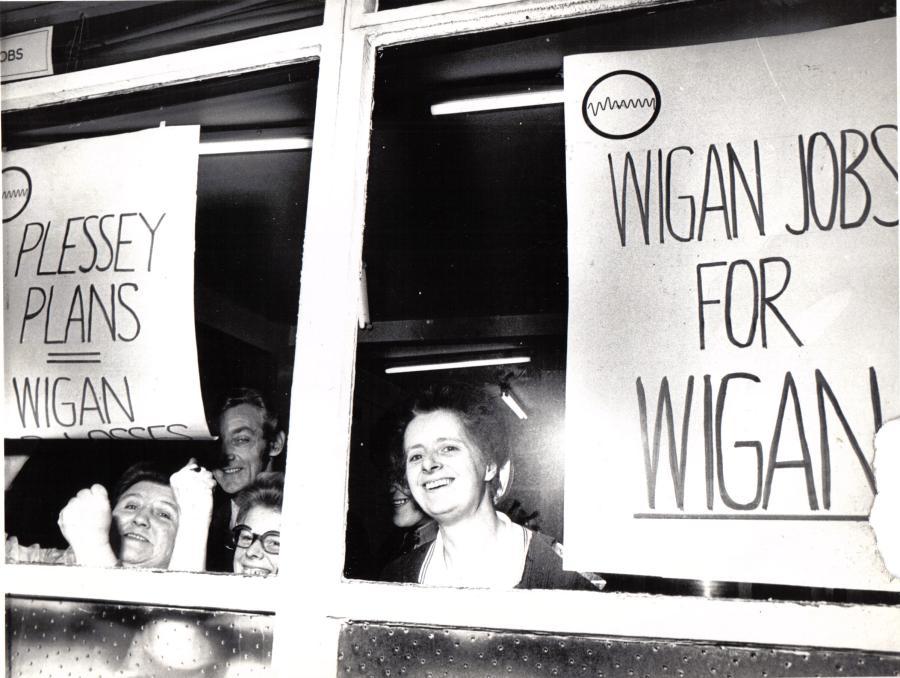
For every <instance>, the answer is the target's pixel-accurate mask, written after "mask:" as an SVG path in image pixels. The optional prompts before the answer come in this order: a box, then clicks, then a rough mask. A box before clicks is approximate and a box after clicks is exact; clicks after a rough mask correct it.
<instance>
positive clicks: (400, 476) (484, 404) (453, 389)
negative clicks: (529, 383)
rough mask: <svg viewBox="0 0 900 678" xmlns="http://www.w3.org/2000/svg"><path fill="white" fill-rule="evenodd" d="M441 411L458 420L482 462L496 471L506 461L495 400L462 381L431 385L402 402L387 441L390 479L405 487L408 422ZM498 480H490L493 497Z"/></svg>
mask: <svg viewBox="0 0 900 678" xmlns="http://www.w3.org/2000/svg"><path fill="white" fill-rule="evenodd" d="M439 410H445V411H447V412H452V413H453V414H455V415H456V416H458V417H459V419H460V421H461V422H462V425H463V427H464V428H465V431H466V434H467V435H468V436H469V438H471V439H472V442H474V443H475V445H476V446H477V447H478V450H479V451H480V452H481V454H482V457H483V460H484V461H485V462H488V463H491V462H492V463H494V464H495V465H496V466H497V468H498V469H499V468H500V467H501V466H503V465H504V464H505V463H506V462H507V460H508V459H509V433H508V431H507V425H506V420H505V419H504V418H503V416H502V414H501V411H500V410H499V408H498V406H497V398H496V397H494V396H492V395H490V394H489V393H488V392H487V390H486V389H485V388H484V387H481V386H474V385H472V384H467V383H462V382H442V383H436V384H431V385H429V386H426V387H425V388H424V389H422V390H421V391H419V392H418V393H417V394H416V395H415V396H413V397H412V398H411V399H409V400H408V401H407V402H406V403H404V405H403V407H402V408H401V410H400V412H399V415H398V416H397V418H396V424H395V426H394V430H393V436H392V438H393V439H392V442H391V447H390V449H391V475H392V480H400V481H401V482H402V483H403V485H406V451H405V450H404V449H403V434H404V433H405V432H406V427H407V426H408V425H409V423H410V422H411V421H412V420H413V419H415V418H416V417H417V416H419V415H420V414H429V413H431V412H437V411H439ZM499 483H500V479H499V477H498V476H497V475H495V476H494V478H493V479H492V480H491V489H492V491H493V493H494V494H495V495H496V492H497V489H498V486H499Z"/></svg>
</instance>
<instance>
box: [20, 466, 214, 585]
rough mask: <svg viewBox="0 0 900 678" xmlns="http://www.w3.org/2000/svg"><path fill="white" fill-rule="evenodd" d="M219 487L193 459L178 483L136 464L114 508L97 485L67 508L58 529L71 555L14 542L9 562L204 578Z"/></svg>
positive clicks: (115, 495) (116, 490)
mask: <svg viewBox="0 0 900 678" xmlns="http://www.w3.org/2000/svg"><path fill="white" fill-rule="evenodd" d="M214 483H215V481H214V480H213V479H212V474H211V473H210V472H209V471H206V470H205V469H202V468H200V467H198V465H197V463H196V462H195V461H194V460H193V459H191V460H190V461H189V462H188V463H187V464H186V465H185V466H184V467H183V468H182V469H181V470H179V471H177V472H176V473H174V474H171V475H169V474H168V473H167V472H166V471H165V470H163V469H162V468H160V467H157V466H153V465H151V464H148V463H146V462H141V463H138V464H135V465H133V466H131V467H129V468H128V469H127V470H126V471H125V473H123V474H122V477H121V478H120V479H119V481H118V483H117V484H116V486H115V488H114V490H113V494H112V499H111V500H110V497H109V495H108V494H107V492H106V488H104V487H103V486H102V485H99V484H95V485H93V486H91V487H90V488H85V489H83V490H80V491H79V492H78V493H77V494H76V495H75V496H74V497H72V499H70V500H69V502H68V503H67V504H66V506H65V507H63V509H62V511H60V513H59V528H60V530H61V531H62V533H63V536H64V537H65V538H66V541H67V542H68V544H69V547H68V548H67V549H52V548H41V547H40V546H38V545H34V546H28V547H23V546H20V545H19V544H18V540H17V539H16V538H15V537H12V538H10V539H7V542H6V560H7V562H10V563H49V564H55V563H66V564H78V565H92V566H101V567H113V566H117V565H118V566H121V567H126V568H155V569H166V568H171V569H195V570H202V569H203V561H202V559H203V554H204V553H205V550H206V541H205V535H206V532H205V528H206V526H207V525H208V524H209V516H210V513H211V511H212V487H213V485H214ZM198 527H199V528H200V529H198ZM179 537H180V538H179Z"/></svg>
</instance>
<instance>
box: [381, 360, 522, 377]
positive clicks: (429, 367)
mask: <svg viewBox="0 0 900 678" xmlns="http://www.w3.org/2000/svg"><path fill="white" fill-rule="evenodd" d="M530 362H531V358H529V357H528V356H517V357H514V358H482V359H480V360H457V361H452V362H445V363H423V364H421V365H401V366H399V367H388V368H386V369H385V370H384V373H385V374H402V373H404V372H433V371H435V370H459V369H463V368H466V367H487V366H489V365H515V364H518V363H530Z"/></svg>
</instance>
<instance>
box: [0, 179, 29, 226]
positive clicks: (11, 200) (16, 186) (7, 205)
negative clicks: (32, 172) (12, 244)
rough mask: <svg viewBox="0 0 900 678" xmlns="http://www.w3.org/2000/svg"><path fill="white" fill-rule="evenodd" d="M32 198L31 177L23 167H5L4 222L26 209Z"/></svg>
mask: <svg viewBox="0 0 900 678" xmlns="http://www.w3.org/2000/svg"><path fill="white" fill-rule="evenodd" d="M30 200H31V177H30V176H29V175H28V172H26V171H25V170H24V169H22V168H21V167H4V168H3V223H4V224H5V223H7V222H9V221H12V220H13V219H15V218H16V217H17V216H19V215H20V214H22V212H24V211H25V208H26V207H28V202H29V201H30Z"/></svg>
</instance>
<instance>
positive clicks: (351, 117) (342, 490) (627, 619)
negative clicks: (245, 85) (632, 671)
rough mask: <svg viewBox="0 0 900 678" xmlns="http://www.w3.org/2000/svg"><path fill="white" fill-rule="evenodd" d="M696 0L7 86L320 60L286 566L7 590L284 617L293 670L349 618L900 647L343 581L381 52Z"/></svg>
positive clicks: (477, 22)
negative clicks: (258, 573)
mask: <svg viewBox="0 0 900 678" xmlns="http://www.w3.org/2000/svg"><path fill="white" fill-rule="evenodd" d="M683 2H690V0H516V1H512V2H507V1H503V0H443V1H442V2H434V3H431V4H428V5H420V6H416V7H410V8H403V9H395V10H390V11H384V12H375V11H373V6H372V0H347V1H346V2H342V1H341V0H327V1H326V6H325V17H324V22H323V24H322V25H321V26H319V27H316V28H309V29H302V30H297V31H291V32H287V33H281V34H278V35H272V36H265V37H260V38H253V39H250V40H243V41H239V42H232V43H229V44H227V45H219V46H214V47H207V48H203V49H197V50H191V51H187V52H182V53H178V54H172V55H166V56H160V57H154V58H150V59H144V60H140V61H133V62H129V63H125V64H118V65H114V66H107V67H103V68H97V69H92V70H87V71H80V72H76V73H69V74H65V75H58V76H51V77H48V78H43V79H35V80H27V81H22V82H14V83H10V84H6V85H3V86H2V89H0V97H2V106H3V108H4V110H9V111H12V110H27V109H33V108H39V107H43V106H49V105H55V104H62V103H71V102H74V101H79V100H85V99H96V98H101V97H106V96H111V95H115V94H122V93H129V92H137V91H142V90H149V89H156V88H159V87H165V86H170V85H174V84H182V83H189V82H199V81H202V80H206V79H210V78H215V77H220V76H226V75H236V74H239V73H244V72H250V71H259V70H263V69H267V68H273V67H277V66H283V65H288V64H294V63H300V62H303V61H308V60H311V59H318V60H319V75H318V86H317V100H316V118H315V129H314V138H313V153H312V161H311V169H310V179H309V189H308V190H309V199H308V208H307V217H306V223H305V239H304V247H303V253H304V254H303V262H302V263H303V266H302V271H301V287H300V299H299V320H298V327H297V342H296V354H295V363H294V374H293V387H292V394H291V412H290V421H291V455H290V459H289V462H288V464H289V472H288V473H287V476H286V489H285V505H284V512H283V518H282V520H283V527H282V531H283V532H284V535H285V539H284V543H285V547H284V551H283V553H282V556H281V571H280V575H279V577H277V578H275V579H253V578H242V577H231V576H227V575H212V574H190V573H175V572H172V573H162V574H156V573H146V572H139V571H129V570H116V571H107V570H96V569H91V568H59V567H47V566H36V565H16V566H9V565H0V587H2V589H0V590H2V592H3V593H5V594H14V595H22V596H41V597H60V598H65V597H78V598H82V599H90V600H97V601H103V600H110V601H115V602H125V603H128V602H132V603H137V604H152V605H162V606H166V605H171V606H189V607H200V608H210V609H216V608H218V609H231V610H239V611H241V610H243V611H258V612H274V613H276V626H275V635H274V646H275V647H274V654H273V666H274V667H275V669H276V671H275V673H276V675H283V676H297V675H308V676H327V675H333V674H334V673H335V672H336V671H337V644H338V634H339V629H340V625H341V624H342V623H343V622H345V621H347V620H373V621H384V622H396V623H405V624H410V625H439V626H459V627H472V628H496V629H508V630H527V631H545V632H553V633H561V634H598V635H611V636H628V637H636V638H671V639H688V640H705V641H714V642H735V643H741V644H744V643H760V644H771V645H796V646H811V647H821V648H853V649H859V650H866V651H879V652H898V651H900V634H897V633H896V629H898V628H900V607H897V606H894V607H889V606H875V605H842V604H829V603H791V602H767V601H751V600H724V599H706V598H702V597H692V596H664V595H639V594H617V593H607V594H597V593H590V592H569V591H472V590H453V589H428V588H424V587H417V586H414V585H396V584H384V583H373V582H362V581H345V580H344V579H343V578H342V576H341V572H342V569H343V559H344V539H345V517H346V492H347V469H348V461H349V454H350V425H351V421H352V417H351V414H352V413H351V408H352V394H353V379H354V368H355V354H356V327H357V317H356V312H357V308H358V306H357V302H358V294H359V285H358V280H359V275H360V269H361V258H362V240H363V228H364V219H365V199H366V185H367V171H368V156H369V138H370V137H369V130H370V124H371V112H372V102H373V86H374V75H375V63H376V55H377V50H378V49H379V48H383V47H390V46H393V45H399V44H403V43H408V42H414V41H422V40H433V39H438V38H444V37H450V36H454V35H461V34H465V33H472V32H479V31H486V30H492V29H498V28H508V27H514V26H523V25H528V24H534V23H540V22H547V21H551V20H558V19H564V18H574V17H578V16H584V15H589V14H597V13H604V12H614V11H621V10H626V9H635V8H650V7H654V6H658V5H664V4H680V3H683ZM0 515H2V506H0ZM3 623H4V622H3V621H0V626H2V624H3ZM0 630H2V629H0ZM4 648H5V643H4ZM4 651H5V649H4Z"/></svg>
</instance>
